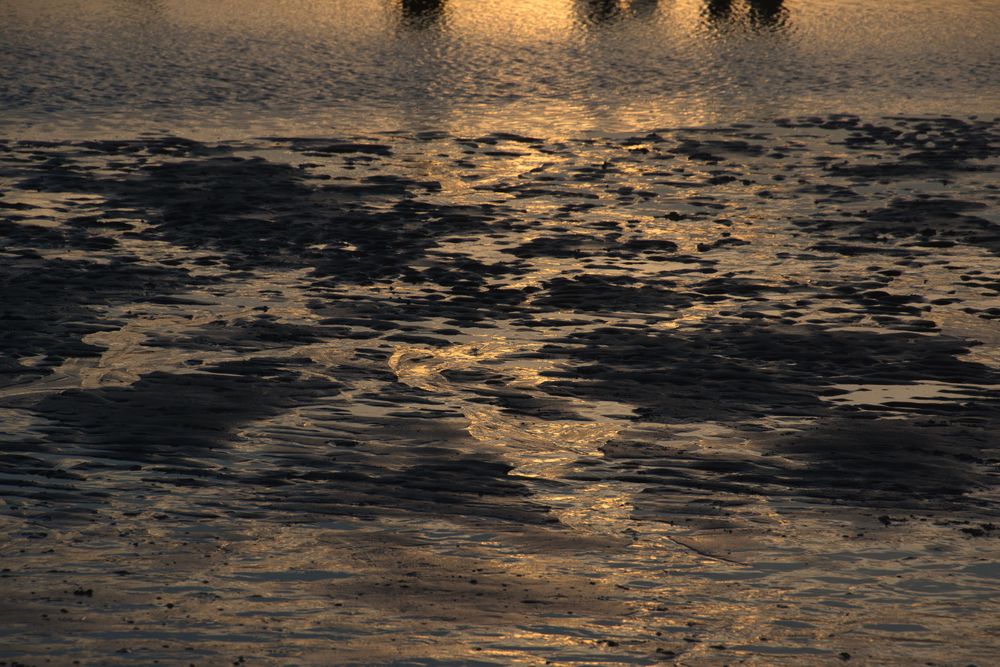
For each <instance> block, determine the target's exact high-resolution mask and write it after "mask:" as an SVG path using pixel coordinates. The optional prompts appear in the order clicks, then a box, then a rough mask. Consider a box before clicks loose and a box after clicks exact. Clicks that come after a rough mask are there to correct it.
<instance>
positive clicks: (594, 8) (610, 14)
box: [576, 0, 659, 26]
mask: <svg viewBox="0 0 1000 667" xmlns="http://www.w3.org/2000/svg"><path fill="white" fill-rule="evenodd" d="M658 6H659V0H625V1H622V0H577V3H576V10H577V13H578V14H579V16H580V17H581V18H582V20H583V22H584V23H586V24H587V25H594V26H597V25H607V24H611V23H616V22H618V21H621V20H622V19H628V18H635V19H645V18H649V17H650V16H652V15H653V14H655V13H656V9H657V7H658Z"/></svg>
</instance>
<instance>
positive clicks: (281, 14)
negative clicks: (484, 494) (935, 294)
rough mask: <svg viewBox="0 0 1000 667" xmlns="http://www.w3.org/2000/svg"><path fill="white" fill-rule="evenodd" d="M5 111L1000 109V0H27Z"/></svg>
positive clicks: (560, 114) (506, 124)
mask: <svg viewBox="0 0 1000 667" xmlns="http://www.w3.org/2000/svg"><path fill="white" fill-rule="evenodd" d="M0 45H2V47H3V48H2V49H0V72H2V73H0V100H2V101H3V107H4V113H3V121H2V125H0V131H2V132H3V133H4V134H7V135H15V136H28V135H31V136H39V135H52V134H57V135H59V136H76V137H78V136H81V133H86V134H88V135H100V136H123V135H135V134H137V133H139V132H142V131H160V132H162V131H168V132H173V133H179V134H185V135H192V134H197V135H200V136H211V137H235V136H246V135H248V134H249V135H253V134H259V133H281V134H298V135H301V134H308V133H318V134H329V133H343V132H345V131H350V132H359V131H360V132H368V131H373V130H391V129H404V130H405V129H427V128H431V129H439V130H453V131H460V132H464V131H475V130H485V129H490V130H496V129H506V130H517V131H524V132H536V133H537V132H541V133H543V134H546V135H551V134H557V135H566V134H572V133H573V132H577V131H579V130H581V129H586V128H595V129H601V130H621V129H634V128H636V127H646V128H650V127H657V126H678V125H703V124H711V123H717V122H726V121H734V120H748V119H750V120H754V119H771V118H775V117H778V116H785V115H798V114H813V113H830V112H851V113H860V114H872V113H878V114H884V113H905V114H942V113H959V114H975V113H990V112H993V111H995V110H996V109H997V108H1000V74H998V72H1000V56H998V54H1000V11H998V6H997V4H996V3H995V2H993V1H991V0H960V1H958V2H947V3H944V2H936V1H935V0H906V1H900V2H861V1H859V0H847V1H844V2H840V1H829V0H826V1H817V2H807V1H804V0H787V1H786V2H781V0H742V1H741V0H733V1H730V0H660V1H657V0H621V1H610V0H520V1H518V2H500V1H497V0H486V1H479V0H350V1H348V0H333V1H330V2H319V1H310V0H286V1H284V2H264V1H247V2H236V1H232V0H229V1H222V2H212V3H202V2H197V1H196V0H150V1H148V2H127V1H123V0H98V1H96V2H83V1H78V0H53V1H52V2H44V3H39V2H32V1H31V0H11V1H8V2H6V3H4V5H3V6H2V7H0Z"/></svg>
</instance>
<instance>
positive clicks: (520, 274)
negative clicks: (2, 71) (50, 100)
mask: <svg viewBox="0 0 1000 667" xmlns="http://www.w3.org/2000/svg"><path fill="white" fill-rule="evenodd" d="M998 137H1000V134H998V122H997V120H996V119H992V120H987V119H975V118H973V119H957V118H881V119H859V118H856V117H853V116H832V117H823V118H799V119H789V120H780V121H776V122H774V123H772V124H760V125H733V126H726V127H719V128H709V129H705V128H699V129H660V130H656V131H651V132H649V133H641V134H638V135H634V136H632V135H603V136H599V135H588V136H584V137H580V138H565V139H545V138H541V137H526V136H520V135H514V134H505V133H495V134H489V135H486V136H478V137H458V136H452V135H449V134H446V133H435V132H427V133H419V134H409V133H392V134H383V135H376V136H368V137H350V138H342V139H332V138H283V137H271V138H262V139H259V140H253V141H240V142H228V143H205V142H195V141H190V140H185V139H181V138H171V137H153V138H145V139H138V140H131V141H77V142H73V141H67V142H61V141H52V142H48V141H0V195H2V196H0V211H2V216H3V218H2V222H0V420H2V423H3V425H4V428H3V429H2V433H0V462H2V465H0V527H2V529H3V530H2V533H0V535H2V537H0V553H2V554H3V559H2V573H0V577H2V578H0V598H2V600H3V602H2V603H0V664H4V663H3V661H4V660H6V661H7V664H67V665H68V664H74V661H79V662H80V664H123V665H126V664H128V665H135V664H152V663H154V662H157V661H159V662H160V663H161V664H198V665H203V664H204V665H214V664H232V663H234V662H236V663H240V664H242V663H244V662H245V663H246V664H273V665H289V664H317V665H320V664H352V663H362V664H372V663H375V664H384V663H393V662H398V663H401V664H449V663H450V664H459V663H460V664H499V665H507V664H539V663H543V662H545V661H552V662H554V663H582V664H597V663H600V664H652V663H656V662H671V661H675V662H677V663H678V664H692V665H702V664H704V665H715V664H719V665H721V664H751V665H755V664H756V665H771V664H803V665H815V664H834V663H836V664H841V663H844V664H866V665H872V664H913V663H917V662H920V663H932V664H948V665H951V664H956V665H957V664H962V665H965V664H968V663H978V664H980V665H987V664H991V661H992V660H995V658H996V656H997V655H998V653H1000V639H998V638H1000V625H998V621H997V619H998V618H1000V602H998V601H1000V595H998V593H1000V542H998V536H1000V530H998V528H997V525H998V523H1000V522H998V518H1000V513H998V508H1000V493H998V487H997V465H998V462H1000V438H998V436H997V433H998V427H1000V391H998V389H1000V321H998V320H1000V204H998V200H1000V186H998V183H997V179H996V176H995V174H996V171H995V170H996V165H997V156H998V151H997V147H998Z"/></svg>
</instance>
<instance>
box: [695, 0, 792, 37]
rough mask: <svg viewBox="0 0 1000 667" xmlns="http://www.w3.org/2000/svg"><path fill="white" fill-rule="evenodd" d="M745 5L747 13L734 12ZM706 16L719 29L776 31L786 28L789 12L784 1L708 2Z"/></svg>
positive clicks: (725, 0)
mask: <svg viewBox="0 0 1000 667" xmlns="http://www.w3.org/2000/svg"><path fill="white" fill-rule="evenodd" d="M737 4H741V5H742V4H745V5H746V8H747V9H746V13H745V14H744V13H743V12H739V11H734V5H737ZM705 16H706V18H707V19H708V22H709V23H710V24H713V25H715V26H717V27H730V26H732V25H740V24H742V25H745V26H747V27H749V28H751V29H752V30H775V29H780V28H782V27H784V25H785V21H786V20H787V16H788V11H787V10H786V9H785V6H784V2H783V0H745V2H743V3H736V2H733V0H707V2H706V3H705Z"/></svg>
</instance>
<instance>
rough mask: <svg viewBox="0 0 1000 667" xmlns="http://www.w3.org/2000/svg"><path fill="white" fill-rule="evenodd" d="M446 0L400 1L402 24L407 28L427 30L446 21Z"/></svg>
mask: <svg viewBox="0 0 1000 667" xmlns="http://www.w3.org/2000/svg"><path fill="white" fill-rule="evenodd" d="M445 2H446V0H399V11H400V22H401V23H402V24H403V25H404V26H406V27H407V28H414V29H417V30H425V29H427V28H431V27H434V26H436V25H439V24H440V23H441V22H443V20H444V6H445Z"/></svg>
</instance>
